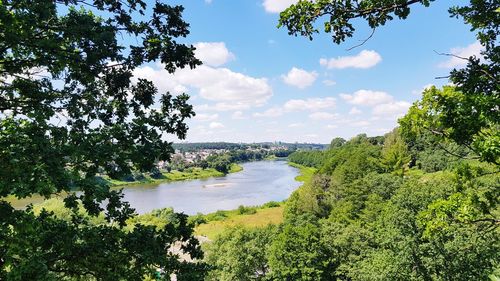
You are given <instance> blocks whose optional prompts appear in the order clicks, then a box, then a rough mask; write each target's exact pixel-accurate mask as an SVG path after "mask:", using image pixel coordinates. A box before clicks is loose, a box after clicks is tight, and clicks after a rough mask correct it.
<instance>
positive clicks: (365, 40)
mask: <svg viewBox="0 0 500 281" xmlns="http://www.w3.org/2000/svg"><path fill="white" fill-rule="evenodd" d="M373 34H375V28H373V29H372V33H371V34H370V36H368V37H367V38H366V39H364V40H363V41H362V42H361V43H360V44H358V45H354V46H352V47H350V48H348V49H347V50H346V51H351V50H352V49H354V48H357V47H360V46H363V45H364V44H365V43H366V42H367V41H368V40H370V38H372V37H373Z"/></svg>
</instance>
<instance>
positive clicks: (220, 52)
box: [194, 42, 235, 67]
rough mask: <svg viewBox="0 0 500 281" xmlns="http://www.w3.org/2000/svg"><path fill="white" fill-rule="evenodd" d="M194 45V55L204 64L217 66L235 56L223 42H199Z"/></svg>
mask: <svg viewBox="0 0 500 281" xmlns="http://www.w3.org/2000/svg"><path fill="white" fill-rule="evenodd" d="M194 46H195V47H196V51H195V56H196V57H197V58H198V59H200V60H201V61H202V62H203V64H205V65H209V66H215V67H217V66H221V65H224V64H226V63H227V62H228V61H230V60H233V59H234V58H235V56H234V54H233V53H231V52H230V51H229V50H228V49H227V48H226V44H225V43H224V42H199V43H196V44H194Z"/></svg>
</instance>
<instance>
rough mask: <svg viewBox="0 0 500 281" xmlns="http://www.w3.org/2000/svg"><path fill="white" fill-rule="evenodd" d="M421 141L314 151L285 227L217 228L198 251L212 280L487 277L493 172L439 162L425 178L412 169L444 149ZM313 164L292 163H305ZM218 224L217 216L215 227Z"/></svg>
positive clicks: (493, 252)
mask: <svg viewBox="0 0 500 281" xmlns="http://www.w3.org/2000/svg"><path fill="white" fill-rule="evenodd" d="M428 137H429V136H428V135H420V136H418V138H417V139H413V140H409V141H408V142H407V141H405V139H404V138H403V137H402V136H401V133H400V130H398V129H396V130H394V131H393V132H391V133H389V134H387V135H386V136H385V137H383V138H377V141H373V139H370V138H368V137H366V136H365V135H359V136H357V137H355V138H353V139H351V140H349V141H347V142H345V143H344V144H342V145H337V146H332V147H331V148H330V149H329V150H328V151H324V152H321V155H322V156H321V159H322V160H321V162H317V164H316V166H317V167H318V168H314V167H305V166H302V165H297V164H292V165H294V166H296V167H298V168H300V169H301V171H302V172H303V173H304V175H303V176H302V179H303V180H305V183H304V185H303V186H301V187H300V188H299V189H298V190H296V191H295V192H294V193H293V194H292V196H291V197H290V198H289V200H287V201H286V203H285V207H284V210H283V215H284V220H283V222H282V224H280V225H278V226H276V227H268V228H249V227H232V226H233V225H234V223H231V224H228V225H223V224H222V223H219V224H217V226H218V227H221V228H222V227H228V226H229V228H228V229H227V230H225V231H223V232H218V233H217V234H218V236H217V238H216V239H215V240H214V242H213V244H211V245H209V246H206V247H204V249H205V250H206V261H207V262H208V263H209V264H210V265H212V266H214V269H213V270H212V271H211V272H210V273H209V276H210V278H211V279H210V280H217V279H218V278H219V280H231V278H233V279H234V278H240V279H239V280H471V279H474V280H486V279H488V278H490V277H491V278H494V274H495V273H494V272H495V269H496V268H498V266H499V263H498V261H499V258H500V255H499V252H500V243H499V242H500V240H499V239H500V238H499V237H500V231H499V229H498V227H497V226H498V219H497V218H498V215H499V214H500V208H499V207H498V203H499V198H500V190H499V188H498V187H499V186H500V178H499V177H498V167H496V166H495V165H492V164H488V163H484V162H479V161H477V160H468V159H462V158H458V157H456V156H453V155H450V154H444V156H443V157H445V162H447V163H450V164H449V165H446V166H444V168H443V169H439V170H437V171H431V172H426V171H423V170H421V169H419V166H418V165H417V164H416V163H419V162H421V161H436V162H437V164H431V163H429V164H430V166H433V167H435V168H437V167H443V166H440V164H439V163H441V162H442V160H441V159H432V158H429V157H428V156H429V155H432V154H434V153H436V152H438V151H440V150H441V148H440V147H439V146H435V145H432V144H427V145H426V144H425V143H427V142H426V140H427V138H428ZM408 143H411V144H412V145H411V146H410V145H408ZM417 144H418V145H417ZM455 151H457V152H458V153H459V154H460V155H465V156H467V157H468V156H471V155H472V154H473V153H474V152H471V151H470V150H468V149H467V148H464V147H458V148H455ZM471 153H472V154H471ZM308 154H311V155H308ZM318 155H319V152H315V151H311V152H306V153H304V152H297V153H296V154H295V155H291V157H290V158H291V159H296V160H297V161H298V162H307V161H309V159H312V157H316V156H318ZM233 212H234V213H237V212H238V210H236V211H233ZM234 213H233V214H234ZM244 216H251V215H241V216H240V217H244ZM225 219H227V217H221V214H217V213H216V214H214V220H220V222H223V221H224V220H225ZM214 222H215V221H214ZM214 225H215V224H214ZM201 226H203V224H202V225H201ZM255 247H259V250H260V251H259V250H256V249H255ZM262 251H265V253H262ZM245 261H249V262H248V263H245ZM235 276H238V277H235ZM252 276H253V277H252ZM252 278H253V279H252Z"/></svg>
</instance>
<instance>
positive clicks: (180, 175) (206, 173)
mask: <svg viewBox="0 0 500 281" xmlns="http://www.w3.org/2000/svg"><path fill="white" fill-rule="evenodd" d="M241 171H243V167H242V166H240V165H238V164H236V163H231V165H230V169H229V171H228V173H237V172H241ZM161 174H162V176H161V177H159V178H152V177H151V176H144V178H143V179H141V180H138V181H136V180H134V181H122V180H115V179H110V178H109V177H108V178H106V180H107V181H109V183H110V185H111V186H112V187H123V186H126V185H137V184H142V183H162V182H169V181H183V180H195V179H206V178H211V177H223V176H224V174H223V173H221V172H219V171H217V170H215V169H213V168H207V169H202V168H196V167H195V168H188V169H186V170H184V171H182V172H180V171H175V170H174V171H170V172H168V173H166V172H163V173H161Z"/></svg>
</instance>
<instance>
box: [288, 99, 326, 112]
mask: <svg viewBox="0 0 500 281" xmlns="http://www.w3.org/2000/svg"><path fill="white" fill-rule="evenodd" d="M333 107H335V98H310V99H306V100H289V101H287V102H286V103H285V105H284V106H283V108H284V109H285V110H286V111H301V110H310V111H318V110H322V109H327V108H333Z"/></svg>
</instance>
